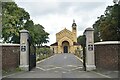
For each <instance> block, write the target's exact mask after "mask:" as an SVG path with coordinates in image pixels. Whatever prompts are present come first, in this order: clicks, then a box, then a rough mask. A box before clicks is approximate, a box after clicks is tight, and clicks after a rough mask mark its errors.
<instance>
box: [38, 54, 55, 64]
mask: <svg viewBox="0 0 120 80" xmlns="http://www.w3.org/2000/svg"><path fill="white" fill-rule="evenodd" d="M54 56H56V54H55V55H53V56H50V57H48V58H46V59H43V60H41V61H38V62H37V64H38V63H41V62H43V61H45V60H47V59H50V58H52V57H54Z"/></svg>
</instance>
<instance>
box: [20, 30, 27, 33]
mask: <svg viewBox="0 0 120 80" xmlns="http://www.w3.org/2000/svg"><path fill="white" fill-rule="evenodd" d="M20 33H29V31H28V30H25V29H23V30H20Z"/></svg>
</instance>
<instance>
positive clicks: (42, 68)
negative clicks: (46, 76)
mask: <svg viewBox="0 0 120 80" xmlns="http://www.w3.org/2000/svg"><path fill="white" fill-rule="evenodd" d="M36 68H37V69H40V70H43V71H46V70H45V69H43V68H41V67H36Z"/></svg>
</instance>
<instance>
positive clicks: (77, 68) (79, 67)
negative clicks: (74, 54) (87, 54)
mask: <svg viewBox="0 0 120 80" xmlns="http://www.w3.org/2000/svg"><path fill="white" fill-rule="evenodd" d="M80 68H83V67H77V68H74V69H71V70H68V71H74V70H76V69H80Z"/></svg>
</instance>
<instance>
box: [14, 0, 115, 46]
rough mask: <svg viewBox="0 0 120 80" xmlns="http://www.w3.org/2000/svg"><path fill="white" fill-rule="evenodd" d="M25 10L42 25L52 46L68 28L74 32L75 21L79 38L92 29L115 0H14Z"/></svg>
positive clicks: (36, 22) (35, 21)
mask: <svg viewBox="0 0 120 80" xmlns="http://www.w3.org/2000/svg"><path fill="white" fill-rule="evenodd" d="M14 1H15V2H16V4H17V5H18V6H19V7H21V8H24V9H25V10H26V11H27V12H28V13H29V14H30V18H31V19H32V20H33V21H34V23H35V24H41V25H42V26H43V27H44V28H45V31H46V32H48V33H49V34H50V35H49V43H47V45H50V44H52V43H54V42H56V33H58V32H59V31H61V30H63V29H64V28H67V29H68V30H70V31H71V30H72V27H71V26H72V23H73V19H74V20H75V22H76V24H77V36H79V35H83V32H84V30H85V29H86V28H87V27H92V25H93V24H94V23H95V21H96V20H97V18H98V17H100V15H103V14H104V11H105V9H106V7H107V6H108V5H113V0H90V1H89V0H14Z"/></svg>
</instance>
